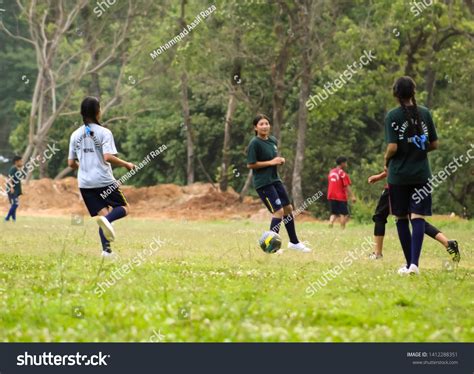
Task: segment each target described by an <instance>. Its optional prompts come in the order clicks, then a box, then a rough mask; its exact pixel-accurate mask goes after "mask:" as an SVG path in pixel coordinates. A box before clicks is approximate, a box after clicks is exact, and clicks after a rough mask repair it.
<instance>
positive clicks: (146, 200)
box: [0, 176, 269, 219]
mask: <svg viewBox="0 0 474 374" xmlns="http://www.w3.org/2000/svg"><path fill="white" fill-rule="evenodd" d="M0 186H2V187H3V186H5V177H3V176H0ZM122 190H123V193H124V194H125V196H126V197H127V200H128V202H129V203H130V206H131V213H132V216H134V217H151V218H172V219H183V218H184V219H229V218H230V219H245V218H252V217H254V216H255V218H257V219H260V218H261V217H262V216H265V217H266V218H269V213H268V212H267V211H266V209H264V208H262V204H261V202H260V201H259V200H257V199H254V198H252V197H246V198H245V199H244V201H243V203H241V202H239V195H238V194H237V193H236V192H235V191H234V190H233V189H231V188H229V190H228V191H227V192H220V191H216V190H215V189H214V188H213V187H212V185H211V184H209V183H194V184H192V185H190V186H177V185H174V184H161V185H158V186H151V187H142V188H135V187H132V186H123V187H122ZM23 193H24V195H23V196H22V197H21V201H20V205H21V207H20V209H21V212H22V213H23V214H28V215H78V214H80V215H87V214H88V213H87V210H86V208H85V206H84V203H83V201H82V197H81V194H80V192H79V189H78V187H77V180H76V178H71V177H70V178H65V179H61V180H59V181H55V180H51V179H40V180H32V181H30V182H28V183H25V182H24V183H23ZM0 208H1V209H2V210H3V211H6V210H7V208H8V200H7V198H6V196H4V195H2V196H0Z"/></svg>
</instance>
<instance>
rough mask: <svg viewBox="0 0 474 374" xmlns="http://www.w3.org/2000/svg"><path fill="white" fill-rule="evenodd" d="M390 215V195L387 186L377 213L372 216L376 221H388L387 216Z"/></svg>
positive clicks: (376, 209) (376, 210) (378, 204)
mask: <svg viewBox="0 0 474 374" xmlns="http://www.w3.org/2000/svg"><path fill="white" fill-rule="evenodd" d="M389 215H390V197H389V193H388V188H385V189H384V190H383V192H382V195H381V196H380V199H379V202H378V203H377V207H376V208H375V213H374V215H373V216H372V220H373V221H374V222H382V223H387V217H388V216H389Z"/></svg>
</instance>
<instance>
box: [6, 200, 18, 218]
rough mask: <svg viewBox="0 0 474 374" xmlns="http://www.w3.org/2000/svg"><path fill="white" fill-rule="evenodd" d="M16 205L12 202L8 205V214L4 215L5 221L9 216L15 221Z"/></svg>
mask: <svg viewBox="0 0 474 374" xmlns="http://www.w3.org/2000/svg"><path fill="white" fill-rule="evenodd" d="M17 207H18V205H16V204H12V205H11V206H10V210H9V211H8V214H7V216H6V217H5V221H8V220H9V219H10V217H11V218H12V219H13V220H15V221H16V208H17Z"/></svg>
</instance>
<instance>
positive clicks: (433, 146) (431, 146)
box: [428, 140, 439, 152]
mask: <svg viewBox="0 0 474 374" xmlns="http://www.w3.org/2000/svg"><path fill="white" fill-rule="evenodd" d="M438 146H439V143H438V141H437V140H435V141H434V142H431V143H429V144H428V152H431V151H434V150H436V149H438Z"/></svg>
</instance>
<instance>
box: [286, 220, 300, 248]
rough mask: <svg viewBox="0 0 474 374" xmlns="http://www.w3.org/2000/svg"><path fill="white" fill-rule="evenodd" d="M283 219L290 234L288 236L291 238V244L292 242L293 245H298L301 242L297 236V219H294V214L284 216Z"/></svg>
mask: <svg viewBox="0 0 474 374" xmlns="http://www.w3.org/2000/svg"><path fill="white" fill-rule="evenodd" d="M283 219H284V222H285V228H286V231H287V232H288V236H289V237H290V242H292V243H293V244H298V243H299V240H298V237H297V236H296V228H295V218H294V217H293V214H289V215H287V216H284V217H283Z"/></svg>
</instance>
